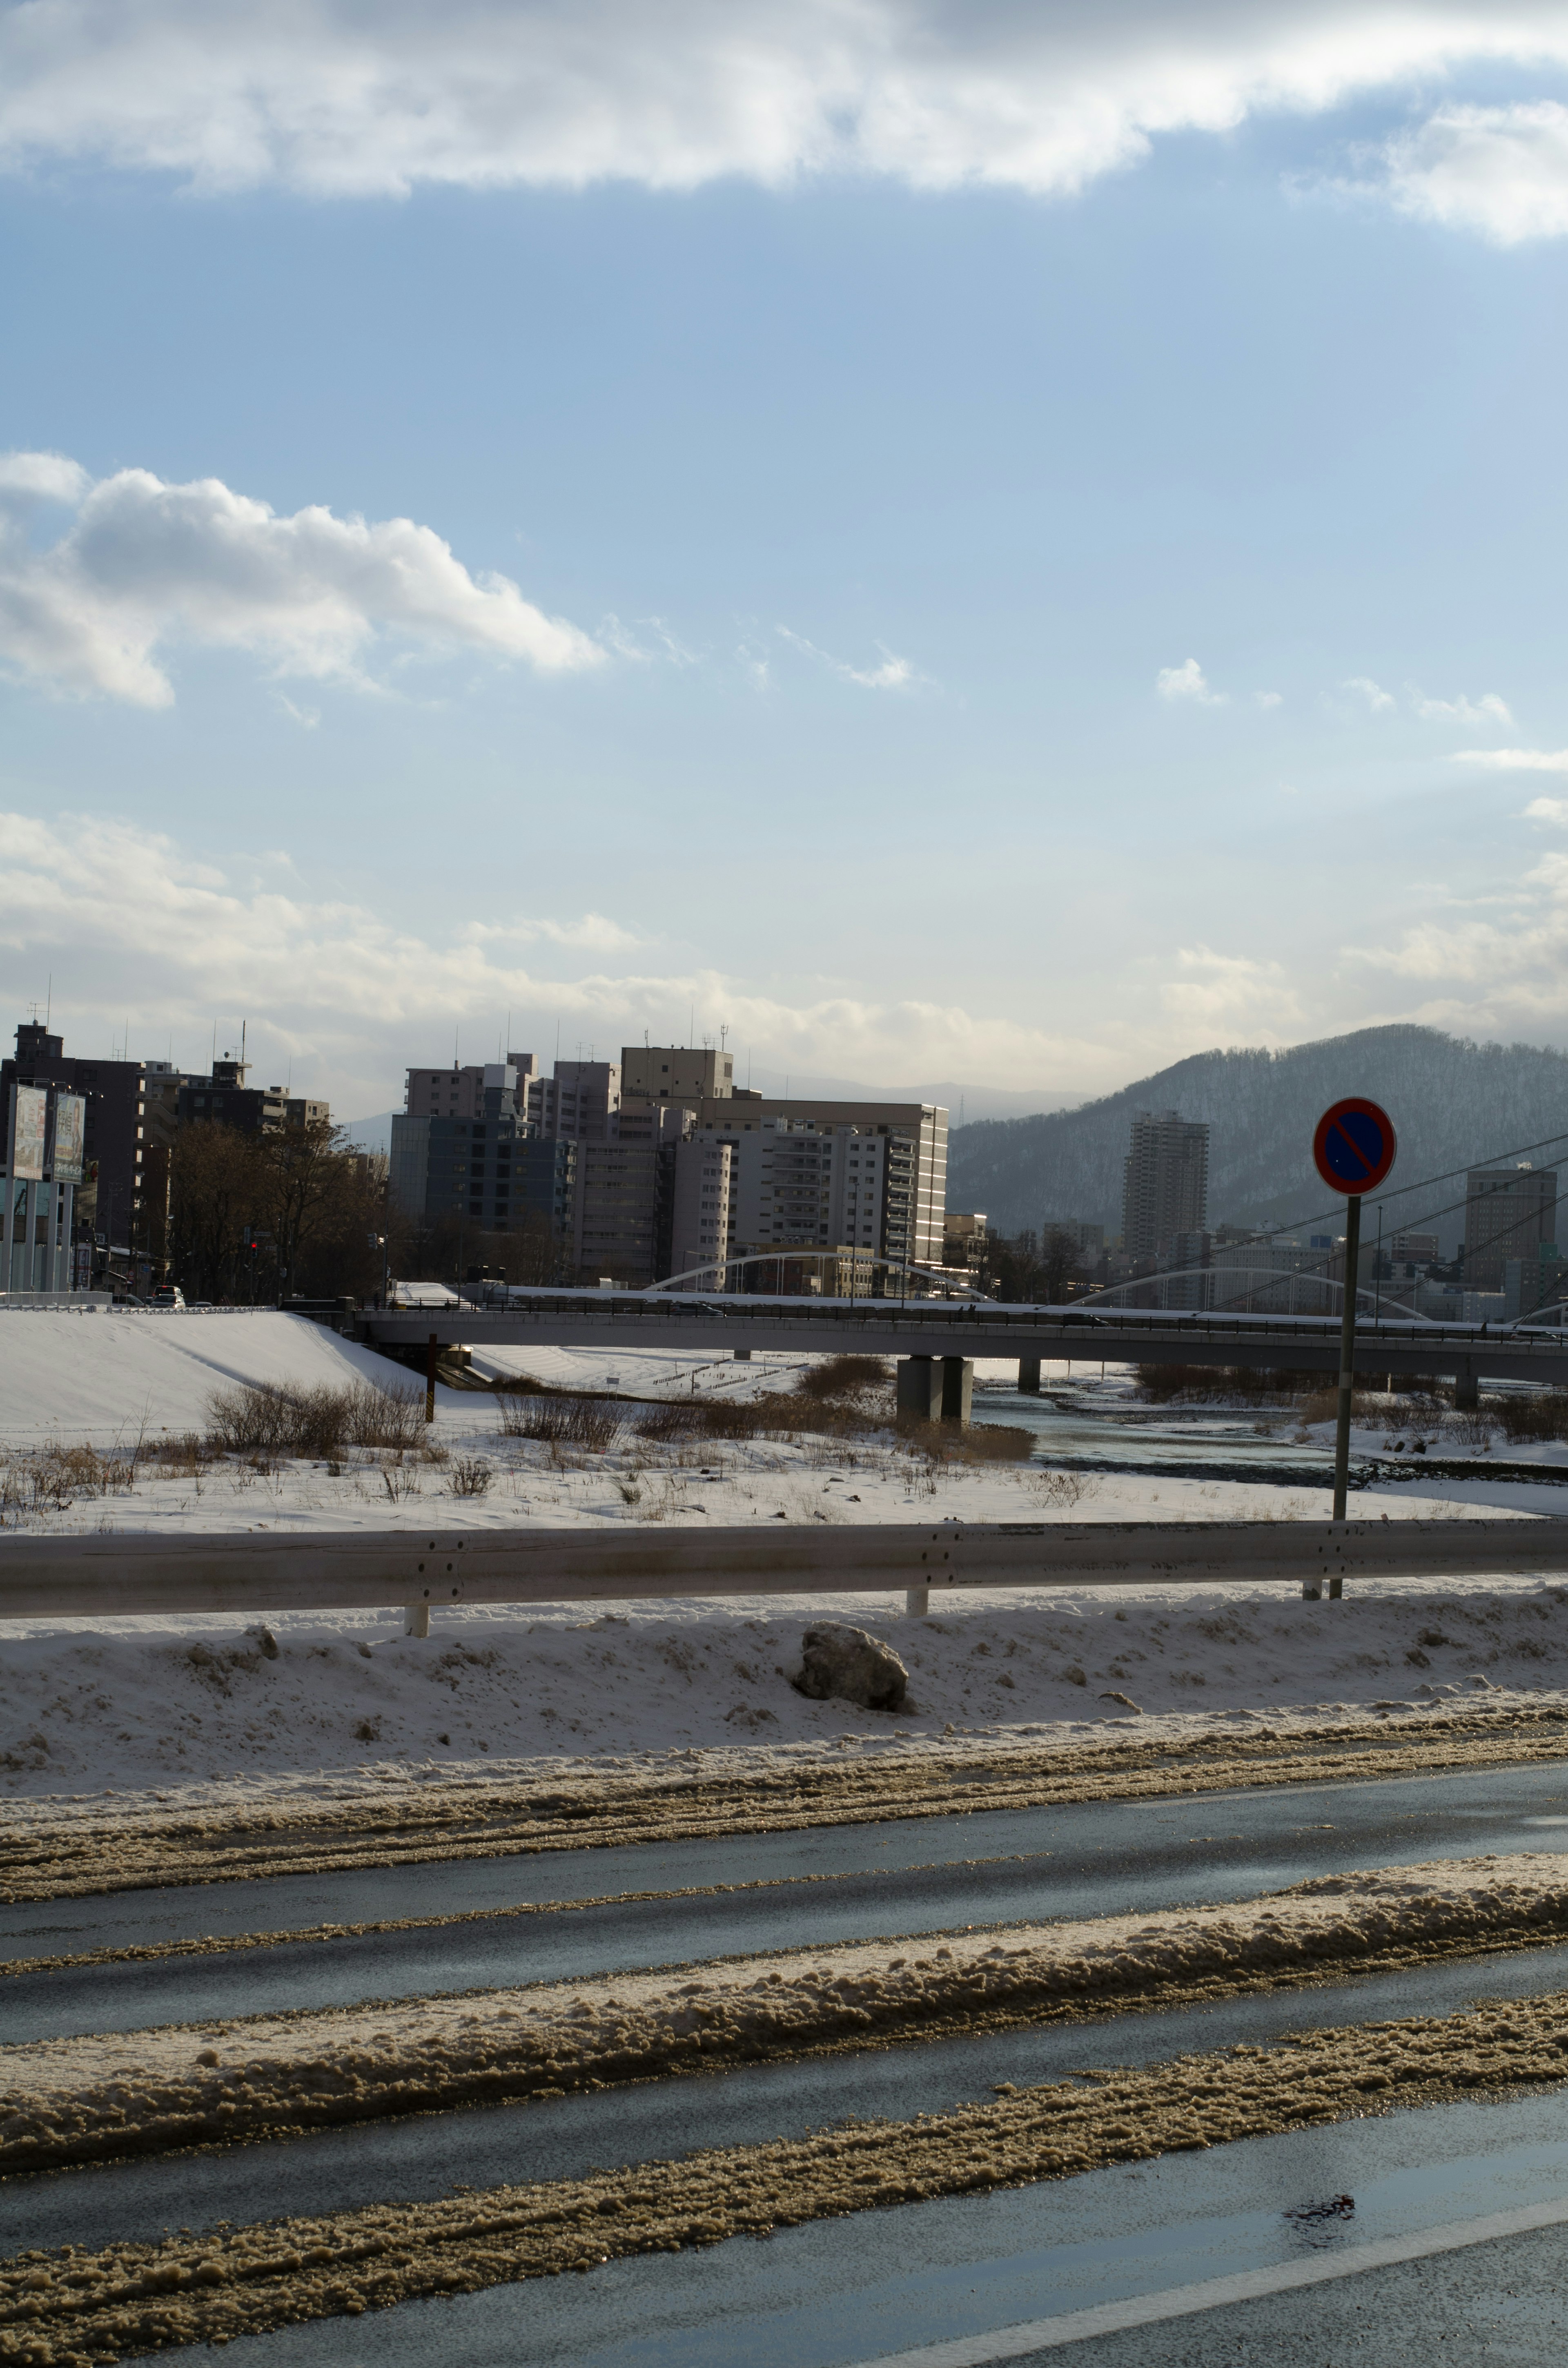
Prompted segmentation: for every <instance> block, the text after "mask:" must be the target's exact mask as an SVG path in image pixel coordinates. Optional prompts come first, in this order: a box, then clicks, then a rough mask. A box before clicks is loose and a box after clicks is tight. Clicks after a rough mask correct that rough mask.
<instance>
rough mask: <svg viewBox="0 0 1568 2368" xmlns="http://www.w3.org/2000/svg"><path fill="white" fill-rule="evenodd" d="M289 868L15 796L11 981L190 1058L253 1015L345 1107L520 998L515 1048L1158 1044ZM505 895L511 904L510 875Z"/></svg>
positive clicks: (358, 1109) (70, 1018) (759, 1056)
mask: <svg viewBox="0 0 1568 2368" xmlns="http://www.w3.org/2000/svg"><path fill="white" fill-rule="evenodd" d="M285 869H286V866H285V865H282V864H278V863H274V864H273V865H272V866H271V867H270V876H268V877H262V878H259V879H252V880H250V881H248V882H244V883H243V884H242V883H240V882H236V881H235V880H234V879H233V878H231V877H230V876H229V875H228V874H227V873H226V872H224V871H219V870H217V869H215V868H214V867H212V866H211V865H210V864H205V863H202V862H199V861H198V860H193V859H192V858H191V856H190V855H189V854H188V853H187V851H186V850H184V849H183V848H180V847H179V846H177V845H176V844H175V843H174V842H172V841H171V840H169V839H168V838H166V837H161V836H159V835H157V834H155V833H153V832H150V831H144V830H141V829H138V828H136V827H135V826H134V825H130V824H126V823H121V822H106V821H103V820H99V819H97V818H95V817H93V816H91V815H62V816H58V817H51V819H50V820H49V821H44V820H42V819H40V818H39V817H37V816H32V815H27V814H0V989H4V990H6V992H7V993H8V996H9V1000H10V1004H11V1008H13V1009H17V1010H19V1009H21V1008H24V1002H25V997H26V996H28V995H30V994H31V993H33V992H34V991H35V989H34V985H33V982H34V981H35V980H36V979H40V978H42V977H43V976H44V975H45V974H46V973H48V972H50V971H51V970H52V972H53V973H54V980H55V1005H56V1014H57V1019H61V1024H62V1026H63V1027H64V1030H65V1033H66V1036H67V1039H68V1042H67V1050H68V1051H72V1050H90V1049H98V1050H105V1049H107V1047H108V1041H109V1037H110V1033H111V1031H112V1032H113V1033H114V1034H115V1035H116V1036H119V1034H120V1033H121V1032H122V1031H123V1029H124V1026H125V1019H126V1016H127V1014H129V1019H130V1024H131V1043H132V1049H133V1050H134V1049H136V1047H137V1045H138V1043H139V1042H140V1045H141V1047H142V1049H144V1050H146V1051H148V1052H150V1053H157V1054H161V1053H163V1052H164V1050H165V1047H166V1045H167V1044H168V1042H169V1039H170V1036H171V1034H172V1036H173V1039H174V1049H175V1055H176V1059H180V1058H185V1059H187V1060H190V1059H194V1058H195V1057H196V1056H197V1054H198V1051H199V1050H200V1051H201V1052H202V1053H205V1051H206V1049H207V1047H208V1046H209V1045H210V1030H211V1026H212V1021H213V1018H214V1016H215V1015H216V1016H218V1017H219V1018H220V1019H221V1020H222V1026H223V1027H224V1028H228V1027H230V1026H232V1027H233V1032H234V1034H235V1036H236V1037H237V1035H238V1032H239V1021H240V1019H241V1018H242V1017H244V1018H246V1019H248V1022H249V1027H250V1042H251V1044H252V1046H253V1048H254V1052H255V1057H256V1062H257V1063H258V1064H259V1066H260V1067H261V1068H262V1069H263V1070H267V1071H268V1072H269V1073H270V1074H269V1075H268V1076H267V1077H265V1078H264V1082H267V1083H270V1082H271V1078H272V1076H278V1078H281V1077H282V1076H283V1075H284V1073H285V1065H286V1064H288V1063H289V1062H292V1064H293V1076H294V1081H295V1084H296V1086H300V1085H301V1084H305V1083H309V1085H310V1086H311V1088H312V1091H315V1090H324V1091H325V1092H326V1093H327V1094H328V1096H329V1098H330V1099H331V1101H332V1104H333V1107H334V1109H335V1110H337V1111H340V1112H342V1113H344V1114H345V1115H347V1116H350V1117H358V1116H359V1115H361V1114H362V1113H365V1112H367V1111H370V1110H379V1109H384V1108H385V1107H386V1106H387V1103H388V1101H389V1100H390V1099H392V1095H393V1093H394V1091H400V1090H401V1086H402V1072H403V1068H404V1066H405V1065H406V1064H408V1063H410V1062H415V1063H417V1062H422V1061H429V1060H440V1059H450V1057H451V1043H452V1030H453V1029H454V1027H458V1028H460V1030H462V1041H463V1043H464V1046H465V1048H466V1047H467V1046H468V1045H469V1044H470V1043H472V1044H473V1045H474V1046H475V1047H478V1046H480V1045H494V1042H495V1037H496V1030H497V1029H498V1028H499V1027H500V1026H501V1025H502V1024H503V1022H504V1020H505V1017H506V1013H507V1012H508V1011H509V1012H510V1013H511V1015H512V1032H511V1042H512V1045H513V1047H514V1049H515V1050H517V1051H519V1052H526V1051H528V1050H529V1049H532V1050H534V1051H537V1052H538V1053H540V1055H541V1057H542V1058H544V1059H545V1060H546V1061H547V1062H548V1059H549V1058H550V1056H551V1053H552V1051H553V1046H554V1042H555V1033H556V1028H557V1025H558V1023H559V1024H560V1026H561V1033H562V1042H563V1044H566V1045H568V1046H570V1045H572V1044H574V1043H575V1042H576V1041H577V1039H578V1038H579V1037H581V1039H582V1040H583V1042H584V1043H585V1045H586V1044H587V1043H589V1042H597V1044H598V1045H599V1047H600V1049H601V1052H602V1050H603V1049H604V1048H605V1047H606V1046H610V1047H614V1048H619V1046H620V1045H621V1044H623V1043H634V1042H639V1041H640V1040H641V1038H642V1031H643V1030H644V1029H648V1030H651V1031H652V1033H653V1038H654V1041H655V1042H659V1041H661V1040H662V1041H664V1042H670V1041H671V1037H672V1032H673V1031H675V1030H677V1029H678V1030H680V1031H681V1032H682V1034H684V1031H685V1030H686V1027H687V1016H688V1014H689V1013H690V1012H691V1011H692V1010H693V1008H695V1012H696V1022H697V1029H698V1031H699V1034H700V1033H701V1032H702V1031H703V1030H707V1031H708V1032H709V1033H710V1034H711V1035H712V1036H713V1037H714V1038H715V1040H716V1039H717V1036H718V1030H719V1028H720V1026H721V1025H722V1024H727V1025H728V1026H729V1030H730V1045H731V1049H732V1051H733V1050H736V1049H737V1048H738V1049H741V1050H743V1051H744V1050H746V1049H749V1050H750V1051H751V1053H753V1055H754V1056H755V1058H756V1062H757V1063H758V1064H759V1065H761V1066H763V1067H765V1068H773V1069H779V1070H793V1071H794V1072H795V1073H796V1074H797V1075H801V1074H804V1073H806V1072H808V1071H814V1072H816V1073H817V1074H819V1075H820V1074H823V1073H826V1074H829V1075H844V1076H852V1077H865V1078H869V1079H872V1080H876V1079H883V1080H886V1081H887V1082H889V1083H894V1084H896V1083H897V1082H899V1081H900V1080H902V1079H907V1078H912V1077H922V1076H924V1077H931V1076H966V1077H970V1078H972V1079H973V1080H974V1081H975V1082H976V1083H977V1084H978V1083H983V1082H987V1081H989V1082H994V1083H998V1084H1000V1083H1009V1082H1016V1081H1017V1079H1018V1078H1029V1077H1038V1078H1044V1079H1049V1080H1051V1081H1052V1082H1053V1083H1054V1082H1055V1081H1057V1080H1058V1079H1061V1080H1065V1081H1066V1084H1067V1086H1068V1087H1071V1086H1072V1085H1074V1083H1075V1082H1076V1081H1077V1080H1079V1079H1082V1080H1083V1087H1082V1089H1083V1090H1084V1091H1085V1092H1088V1091H1092V1090H1096V1089H1102V1088H1103V1087H1104V1086H1105V1085H1106V1084H1108V1083H1111V1082H1114V1081H1115V1079H1116V1077H1117V1076H1119V1075H1125V1074H1130V1073H1131V1074H1136V1072H1137V1070H1138V1069H1139V1068H1140V1066H1143V1067H1146V1066H1148V1065H1149V1052H1150V1048H1149V1046H1148V1044H1147V1043H1146V1042H1142V1041H1140V1042H1139V1043H1138V1044H1137V1045H1136V1047H1135V1049H1134V1050H1133V1051H1132V1052H1131V1053H1128V1052H1125V1051H1122V1050H1119V1049H1118V1050H1111V1049H1108V1045H1107V1043H1106V1042H1090V1041H1088V1040H1085V1039H1082V1038H1072V1037H1058V1036H1051V1035H1048V1034H1047V1033H1046V1032H1045V1031H1044V1030H1040V1029H1037V1028H1033V1027H1030V1026H1028V1025H1027V1024H1025V1023H1023V1022H1020V1021H1018V1020H1017V1019H1013V1018H1011V1017H1006V1016H994V1015H991V1014H984V1013H981V1014H976V1013H972V1012H970V1011H968V1010H966V1009H964V1008H963V1007H962V1006H961V1005H956V1004H941V1003H937V1002H935V1001H929V1000H926V999H923V998H915V997H911V996H903V997H901V996H896V995H886V994H882V995H878V994H876V993H874V992H871V993H868V992H864V991H861V992H846V991H844V988H843V986H842V985H840V984H839V983H837V982H835V983H832V984H831V985H829V984H825V983H822V984H819V985H817V986H816V987H815V988H814V989H813V987H812V982H810V981H808V982H806V983H805V985H804V989H803V991H802V992H801V995H800V996H799V997H798V998H797V999H796V1000H794V1001H790V1000H789V999H787V997H786V996H784V995H782V994H781V993H779V992H778V990H777V989H773V990H771V991H770V990H769V989H768V988H767V987H765V986H763V985H759V984H757V983H756V982H755V981H753V980H750V979H747V978H744V977H735V976H732V975H727V974H724V973H720V972H717V971H714V970H711V969H707V968H677V967H674V966H672V967H670V968H669V969H664V970H654V969H652V968H645V969H642V970H634V969H631V968H630V967H627V966H625V965H624V964H622V965H621V966H619V967H618V968H614V969H612V968H611V967H610V966H609V963H610V960H611V959H612V958H613V956H615V955H616V954H619V953H624V952H625V951H627V950H629V949H636V947H637V946H638V943H639V941H638V940H637V939H635V938H634V937H633V936H632V935H631V932H630V931H627V930H625V929H623V928H620V927H619V925H618V924H617V923H616V922H614V921H613V920H610V919H607V918H606V917H605V916H602V915H595V914H588V915H585V916H581V917H580V918H578V919H565V920H555V919H551V918H549V917H545V918H541V919H539V920H535V921H528V922H524V923H521V924H505V925H503V924H499V923H497V924H491V923H488V922H485V921H483V920H480V921H472V920H471V921H468V922H465V923H463V924H461V925H460V927H459V928H457V929H456V930H455V932H454V933H453V934H451V935H450V936H449V937H447V938H445V939H438V938H427V937H423V936H420V935H418V934H417V933H415V931H413V930H411V929H407V928H402V927H400V926H399V925H398V924H397V922H395V921H394V920H392V919H389V918H386V917H383V916H381V915H379V914H376V913H373V912H369V911H368V910H366V909H365V908H364V907H363V906H361V905H353V904H349V903H347V902H336V901H327V900H320V901H312V898H311V897H310V895H309V893H308V891H307V890H304V889H299V888H295V887H294V886H293V883H292V882H287V883H285V882H283V881H282V878H281V875H282V874H283V872H284V871H285ZM286 888H287V890H288V891H289V892H290V893H286ZM496 900H497V904H498V905H501V906H502V908H503V909H504V906H505V889H504V886H503V887H500V888H498V889H497V899H496ZM528 939H535V940H538V941H540V943H541V944H542V945H543V946H545V947H548V948H553V949H558V950H559V951H561V952H562V953H563V954H569V953H571V952H574V951H576V952H580V951H587V952H588V953H589V955H590V957H592V956H597V957H598V961H597V963H596V966H595V967H594V968H592V969H591V970H588V971H587V972H574V969H573V967H572V966H571V965H570V964H569V963H568V964H566V965H563V969H564V974H562V973H555V974H551V973H550V972H549V971H547V970H546V969H545V968H542V967H534V966H531V965H529V964H528V962H527V961H526V960H525V959H523V958H522V954H521V951H520V949H519V946H518V941H519V940H523V941H527V940H528ZM66 978H68V979H69V981H70V985H69V990H68V994H67V995H65V996H63V997H62V981H63V980H64V979H66ZM62 1000H63V1001H64V1002H65V1005H66V1008H65V1010H64V1013H63V1016H62V1014H61V1006H62ZM1115 1033H1116V1031H1115V1030H1114V1027H1113V1028H1111V1029H1109V1030H1108V1035H1110V1036H1114V1035H1115ZM182 1047H184V1048H185V1049H184V1050H183V1052H182ZM1161 1049H1162V1050H1163V1046H1162V1048H1161ZM464 1057H465V1058H468V1057H478V1055H477V1053H475V1054H471V1053H468V1052H467V1051H466V1050H465V1053H464Z"/></svg>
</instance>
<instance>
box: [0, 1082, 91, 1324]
mask: <svg viewBox="0 0 1568 2368" xmlns="http://www.w3.org/2000/svg"><path fill="white" fill-rule="evenodd" d="M85 1132H86V1103H85V1099H83V1097H82V1096H81V1095H80V1094H75V1093H73V1092H72V1091H71V1090H70V1089H69V1087H64V1086H58V1085H48V1084H44V1085H34V1084H29V1083H28V1082H27V1081H26V1080H25V1079H15V1078H14V1079H13V1080H12V1082H11V1083H10V1085H9V1086H8V1087H6V1088H5V1092H4V1100H3V1102H0V1293H5V1294H7V1295H8V1294H10V1293H11V1292H28V1293H32V1292H47V1293H49V1294H50V1295H51V1296H52V1295H54V1294H56V1293H60V1292H71V1291H74V1290H77V1289H81V1288H85V1286H86V1285H87V1284H88V1283H90V1281H91V1280H92V1258H91V1252H90V1250H89V1252H88V1255H87V1257H86V1258H85V1259H84V1260H82V1261H81V1262H80V1266H79V1263H78V1255H77V1244H76V1239H75V1235H76V1195H77V1193H78V1191H79V1190H81V1187H82V1184H83V1180H84V1178H85Z"/></svg>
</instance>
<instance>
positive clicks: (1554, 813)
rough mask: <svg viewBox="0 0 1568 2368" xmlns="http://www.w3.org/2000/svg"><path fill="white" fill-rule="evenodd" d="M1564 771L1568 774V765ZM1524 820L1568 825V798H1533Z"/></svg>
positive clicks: (1525, 812)
mask: <svg viewBox="0 0 1568 2368" xmlns="http://www.w3.org/2000/svg"><path fill="white" fill-rule="evenodd" d="M1563 770H1564V771H1565V772H1568V765H1565V766H1564V767H1563ZM1523 818H1524V820H1525V821H1526V822H1553V823H1559V824H1561V823H1568V798H1532V799H1531V800H1530V802H1529V803H1528V806H1527V807H1526V808H1525V811H1524V817H1523Z"/></svg>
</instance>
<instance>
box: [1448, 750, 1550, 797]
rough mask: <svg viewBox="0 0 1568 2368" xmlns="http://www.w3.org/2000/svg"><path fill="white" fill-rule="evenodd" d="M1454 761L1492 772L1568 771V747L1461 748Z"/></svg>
mask: <svg viewBox="0 0 1568 2368" xmlns="http://www.w3.org/2000/svg"><path fill="white" fill-rule="evenodd" d="M1453 761H1454V763H1455V764H1456V765H1484V766H1485V767H1486V768H1487V770H1488V771H1489V772H1493V773H1568V748H1557V749H1552V748H1460V749H1457V750H1456V751H1455V754H1454V759H1453ZM1527 811H1528V809H1527Z"/></svg>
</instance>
